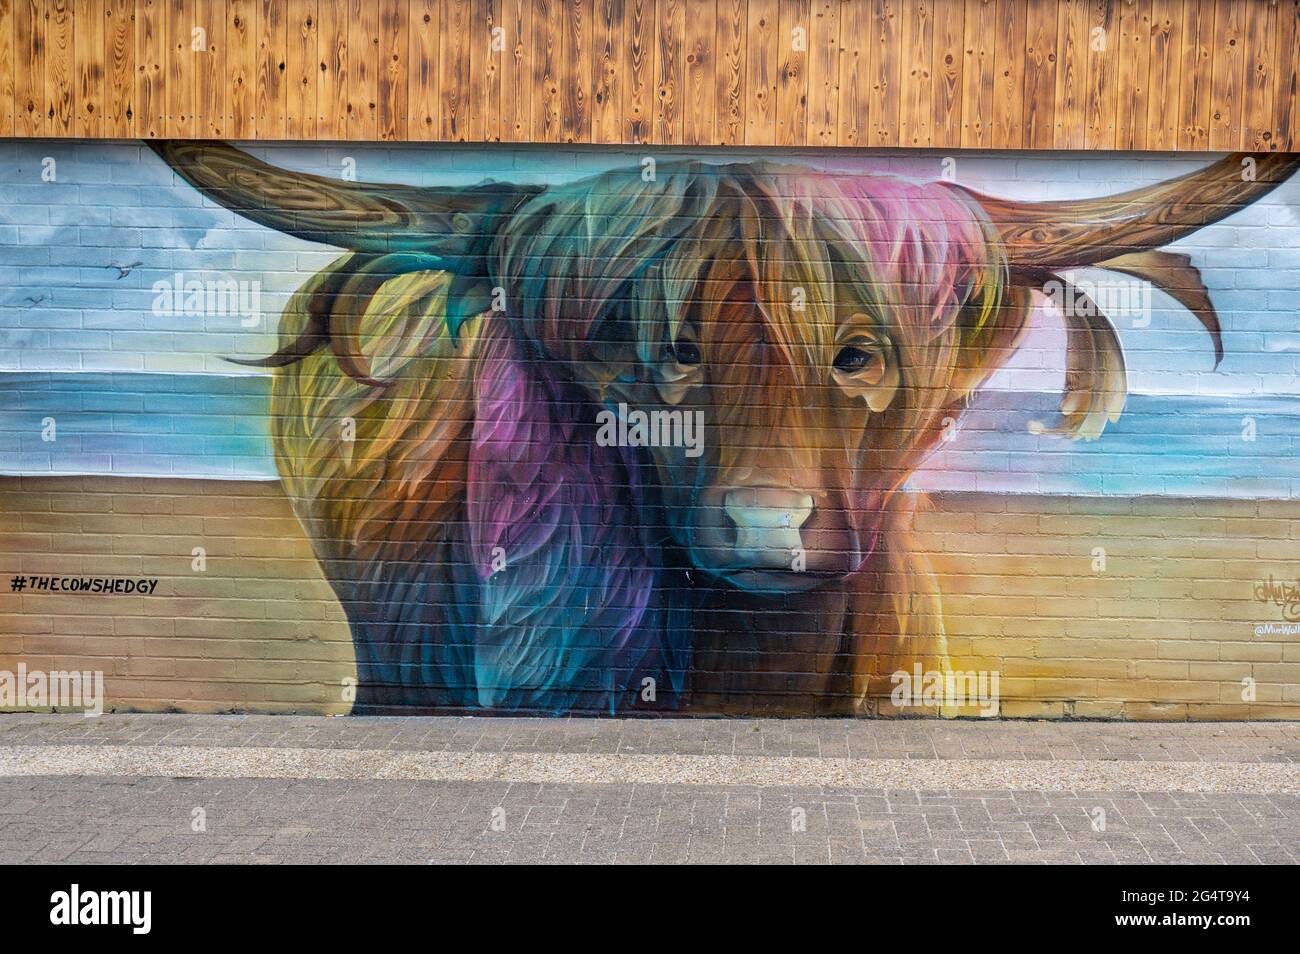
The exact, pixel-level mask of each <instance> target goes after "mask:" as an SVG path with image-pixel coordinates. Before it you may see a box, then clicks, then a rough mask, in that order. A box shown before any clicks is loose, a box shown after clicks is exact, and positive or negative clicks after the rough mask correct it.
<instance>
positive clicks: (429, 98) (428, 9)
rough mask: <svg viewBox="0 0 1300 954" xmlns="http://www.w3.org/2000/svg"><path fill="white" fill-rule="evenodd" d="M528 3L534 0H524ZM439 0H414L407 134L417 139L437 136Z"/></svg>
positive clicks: (408, 82)
mask: <svg viewBox="0 0 1300 954" xmlns="http://www.w3.org/2000/svg"><path fill="white" fill-rule="evenodd" d="M521 2H523V3H525V4H528V3H531V0H521ZM439 6H440V4H439V0H411V5H410V18H409V19H410V25H409V31H410V32H409V36H408V40H407V49H408V51H409V52H408V54H407V71H406V77H407V79H406V104H407V110H408V111H409V114H410V118H409V120H408V121H407V124H406V131H407V135H409V136H410V138H411V139H414V140H430V139H437V138H438V134H439V132H440V131H441V124H440V122H439V120H438V106H439V99H438V33H439V28H440V23H439V15H440V11H439Z"/></svg>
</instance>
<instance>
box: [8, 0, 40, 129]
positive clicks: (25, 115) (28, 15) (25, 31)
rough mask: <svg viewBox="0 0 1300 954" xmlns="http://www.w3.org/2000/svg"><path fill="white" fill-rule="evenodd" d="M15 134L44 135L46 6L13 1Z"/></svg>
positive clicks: (34, 1) (26, 0) (31, 1)
mask: <svg viewBox="0 0 1300 954" xmlns="http://www.w3.org/2000/svg"><path fill="white" fill-rule="evenodd" d="M13 20H14V57H13V62H14V133H15V135H18V136H29V137H30V136H42V135H44V134H45V4H44V2H43V0H14V13H13Z"/></svg>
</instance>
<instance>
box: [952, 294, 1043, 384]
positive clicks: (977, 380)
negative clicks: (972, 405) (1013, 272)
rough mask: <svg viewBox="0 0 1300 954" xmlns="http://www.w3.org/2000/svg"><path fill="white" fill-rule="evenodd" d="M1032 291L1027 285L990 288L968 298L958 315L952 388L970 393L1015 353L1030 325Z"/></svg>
mask: <svg viewBox="0 0 1300 954" xmlns="http://www.w3.org/2000/svg"><path fill="white" fill-rule="evenodd" d="M1033 304H1034V302H1033V291H1032V290H1031V289H1030V288H1029V287H1027V286H1025V285H1014V284H1013V285H1011V286H1009V287H1006V288H1002V289H990V290H989V291H988V292H986V293H981V294H978V295H976V296H973V297H972V298H970V299H968V300H967V302H966V304H964V305H963V306H962V308H961V313H960V314H959V315H958V318H957V327H958V329H959V334H960V338H959V344H958V354H957V361H956V364H955V366H954V368H953V375H952V390H953V391H954V392H955V393H957V394H961V395H965V394H969V393H970V392H971V391H974V390H975V389H976V388H978V387H979V386H980V385H981V384H983V383H984V382H985V381H986V380H987V379H988V377H989V376H990V375H991V374H993V372H994V371H996V370H998V368H1000V367H1002V366H1003V365H1004V364H1006V363H1007V361H1009V360H1010V359H1011V356H1012V355H1013V354H1015V351H1016V348H1018V347H1020V342H1021V341H1022V340H1023V339H1024V336H1025V332H1026V331H1027V330H1028V328H1029V316H1030V314H1031V313H1032V311H1033Z"/></svg>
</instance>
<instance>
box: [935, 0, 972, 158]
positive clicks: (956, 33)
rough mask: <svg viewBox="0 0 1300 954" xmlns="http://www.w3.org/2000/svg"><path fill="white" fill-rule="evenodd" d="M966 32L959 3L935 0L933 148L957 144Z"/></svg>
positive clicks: (964, 17) (959, 132)
mask: <svg viewBox="0 0 1300 954" xmlns="http://www.w3.org/2000/svg"><path fill="white" fill-rule="evenodd" d="M965 29H966V4H965V3H964V2H963V0H935V5H934V68H933V69H932V70H931V71H930V73H931V76H933V78H934V101H933V110H932V115H933V117H934V119H933V123H932V125H931V129H932V135H931V142H932V144H933V145H934V146H935V147H936V148H940V149H950V148H956V147H959V146H960V145H961V133H962V131H961V127H962V115H963V106H962V93H963V87H964V85H965V84H964V81H963V71H964V67H965V63H964V53H963V50H964V47H963V45H962V44H963V42H964V40H965Z"/></svg>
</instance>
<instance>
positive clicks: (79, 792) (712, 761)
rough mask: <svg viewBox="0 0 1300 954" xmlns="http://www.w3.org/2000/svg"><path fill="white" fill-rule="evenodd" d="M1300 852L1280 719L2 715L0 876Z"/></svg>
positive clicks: (1282, 857) (1235, 856)
mask: <svg viewBox="0 0 1300 954" xmlns="http://www.w3.org/2000/svg"><path fill="white" fill-rule="evenodd" d="M1298 856H1300V726H1296V725H1291V724H1284V723H1202V724H1186V723H1177V724H1174V723H1167V724H1166V723H1156V724H1152V723H1147V724H1137V723H1061V722H1037V723H1035V722H943V721H889V722H873V721H867V720H685V719H672V720H670V719H664V720H617V721H616V720H591V719H516V718H500V719H496V718H420V719H377V718H300V717H288V716H189V715H106V716H102V717H100V718H98V719H87V718H85V717H82V716H79V715H41V714H18V715H15V714H6V715H0V862H33V861H35V862H58V861H74V862H170V861H178V862H302V863H320V862H335V861H341V862H383V861H387V862H414V863H428V862H431V861H433V862H455V861H468V862H495V861H519V862H754V861H771V862H790V861H806V862H883V863H909V862H911V863H915V862H964V863H970V862H1001V863H1006V862H1100V863H1112V862H1131V863H1143V862H1160V863H1169V862H1174V863H1181V862H1204V863H1222V862H1228V863H1259V862H1266V863H1294V862H1295V861H1296V859H1297V857H1298Z"/></svg>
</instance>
